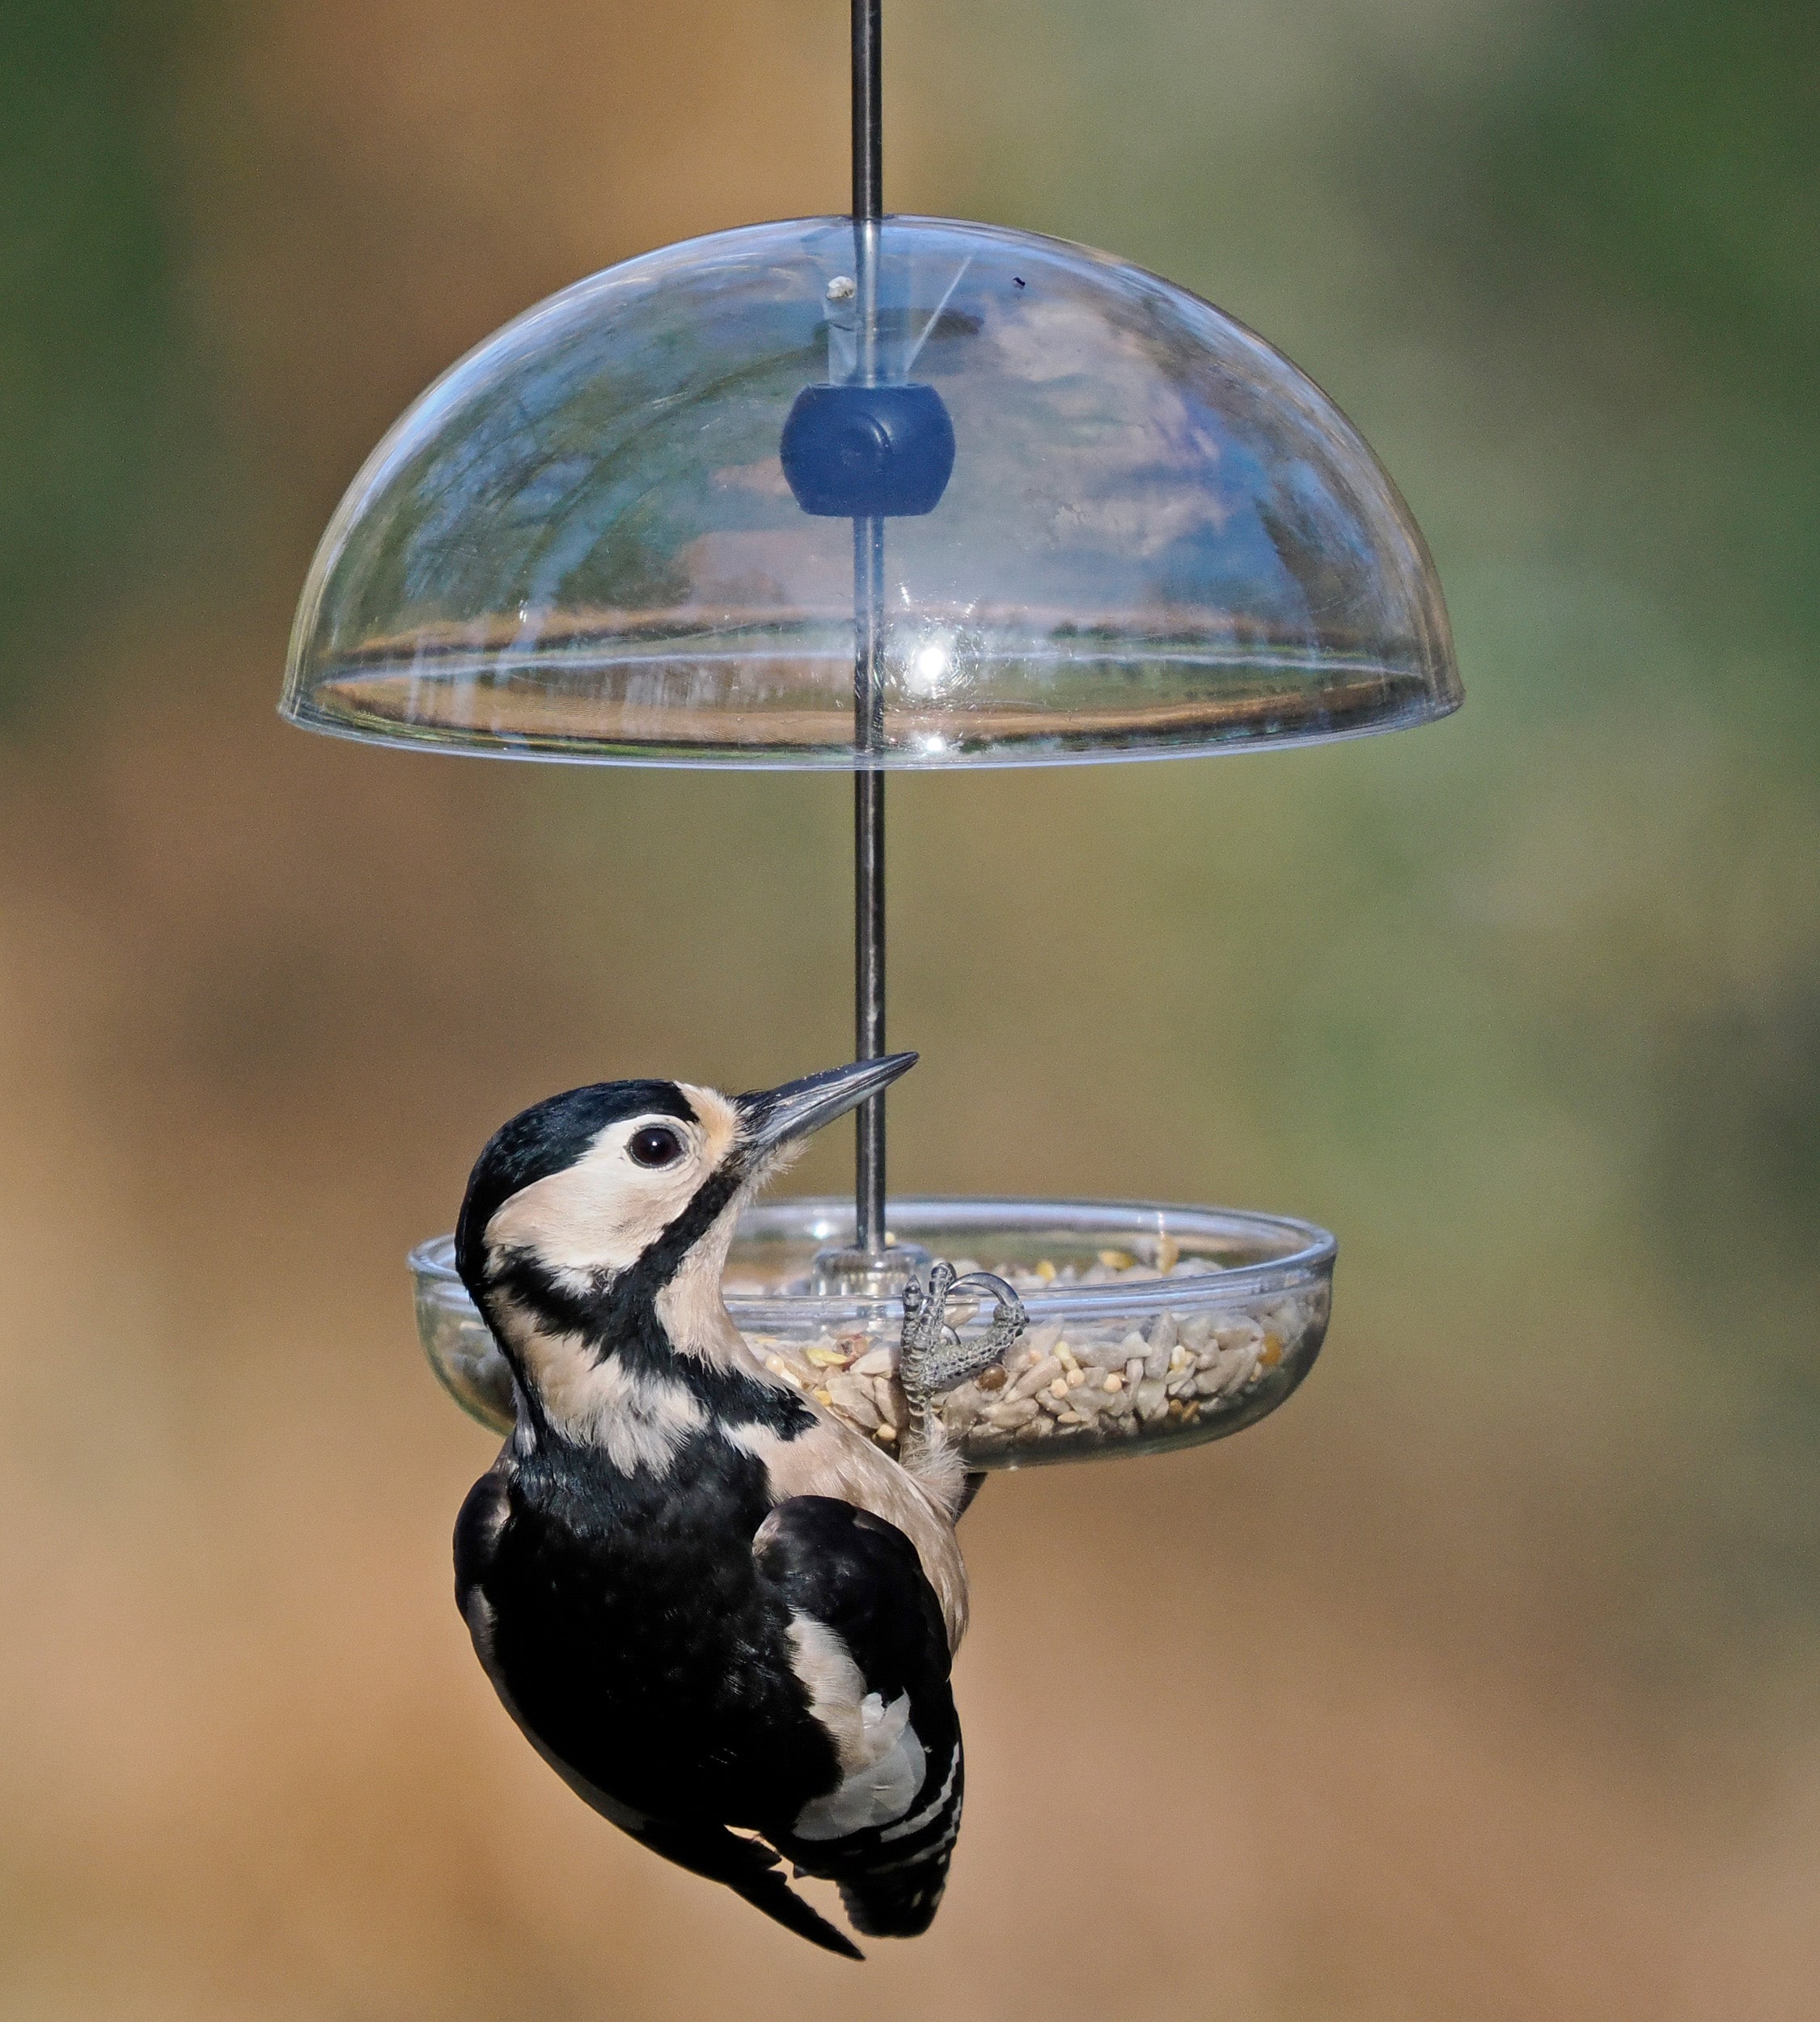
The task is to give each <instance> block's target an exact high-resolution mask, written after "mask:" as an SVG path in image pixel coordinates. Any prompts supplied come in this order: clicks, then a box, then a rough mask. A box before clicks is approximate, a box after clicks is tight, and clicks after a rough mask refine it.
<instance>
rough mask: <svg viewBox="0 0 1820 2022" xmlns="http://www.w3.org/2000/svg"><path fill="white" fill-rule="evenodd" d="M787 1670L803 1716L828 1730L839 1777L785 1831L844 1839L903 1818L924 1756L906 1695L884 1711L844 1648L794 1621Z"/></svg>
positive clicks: (802, 1618) (815, 1625)
mask: <svg viewBox="0 0 1820 2022" xmlns="http://www.w3.org/2000/svg"><path fill="white" fill-rule="evenodd" d="M789 1635H790V1641H791V1642H792V1643H794V1646H795V1655H794V1657H793V1659H792V1660H791V1661H792V1668H793V1669H794V1670H795V1672H796V1674H797V1676H798V1677H799V1678H800V1679H802V1682H803V1684H804V1686H806V1688H807V1690H808V1693H809V1710H810V1711H811V1713H812V1714H813V1715H815V1718H816V1719H817V1720H819V1721H820V1723H821V1724H822V1725H823V1727H824V1728H827V1731H828V1733H829V1735H830V1736H832V1739H833V1741H834V1745H835V1747H836V1750H837V1752H838V1753H839V1756H840V1767H841V1770H842V1771H843V1775H842V1777H841V1780H840V1783H839V1784H838V1785H837V1786H836V1787H835V1788H834V1789H833V1790H832V1791H829V1792H828V1794H827V1796H825V1797H816V1798H811V1800H810V1801H809V1802H808V1803H807V1804H805V1805H804V1806H803V1808H802V1811H801V1812H800V1813H798V1815H797V1820H796V1823H795V1825H794V1826H793V1827H792V1828H791V1830H792V1831H793V1832H794V1834H796V1836H797V1838H798V1839H811V1840H828V1839H844V1838H847V1837H848V1835H849V1834H853V1833H861V1832H866V1831H868V1830H870V1829H872V1828H873V1827H874V1826H878V1825H890V1824H891V1823H892V1821H895V1820H896V1819H899V1818H901V1817H903V1816H904V1813H906V1812H907V1811H908V1810H909V1808H910V1807H911V1805H912V1804H914V1803H915V1802H916V1793H917V1791H920V1790H921V1788H922V1787H923V1776H924V1773H925V1769H926V1767H927V1758H926V1757H925V1754H924V1752H923V1745H922V1743H921V1741H919V1740H918V1739H917V1738H916V1729H915V1728H913V1727H912V1726H911V1724H910V1695H909V1694H908V1692H905V1693H900V1694H899V1696H898V1697H897V1698H895V1699H894V1700H893V1701H892V1702H891V1704H890V1705H889V1706H887V1705H886V1704H885V1703H884V1700H883V1699H882V1698H881V1697H880V1695H879V1694H878V1693H876V1692H868V1691H867V1690H866V1681H865V1679H864V1678H863V1677H861V1675H860V1669H859V1666H858V1665H857V1664H855V1663H854V1662H853V1657H852V1656H851V1655H850V1654H849V1652H848V1649H847V1647H846V1645H845V1644H844V1643H842V1641H841V1640H840V1637H839V1636H837V1635H836V1634H835V1633H834V1631H832V1629H830V1628H829V1627H828V1626H827V1625H826V1624H825V1623H824V1622H817V1621H816V1620H815V1618H813V1617H812V1616H810V1615H804V1614H798V1615H797V1616H794V1618H792V1620H791V1622H790V1626H789Z"/></svg>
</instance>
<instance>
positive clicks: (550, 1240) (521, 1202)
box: [487, 1097, 732, 1288]
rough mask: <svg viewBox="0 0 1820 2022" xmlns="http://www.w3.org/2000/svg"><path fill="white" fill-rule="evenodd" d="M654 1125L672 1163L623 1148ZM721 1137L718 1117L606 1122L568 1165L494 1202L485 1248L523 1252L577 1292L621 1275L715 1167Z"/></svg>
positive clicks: (726, 1128) (728, 1136)
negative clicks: (672, 1147) (670, 1141)
mask: <svg viewBox="0 0 1820 2022" xmlns="http://www.w3.org/2000/svg"><path fill="white" fill-rule="evenodd" d="M715 1099H716V1101H717V1102H722V1098H719V1097H716V1098H715ZM722 1106H723V1107H726V1108H728V1109H729V1110H730V1105H727V1104H726V1103H725V1102H722ZM654 1124H655V1125H658V1126H660V1127H662V1128H664V1129H667V1130H673V1131H675V1133H676V1135H677V1136H679V1138H680V1139H681V1140H683V1156H682V1157H680V1158H679V1159H678V1160H677V1161H675V1164H674V1165H639V1164H638V1163H637V1161H635V1160H634V1159H633V1157H631V1155H630V1153H629V1151H628V1150H627V1147H628V1146H629V1144H630V1143H631V1142H632V1140H633V1138H634V1137H635V1136H637V1134H638V1132H640V1131H641V1130H645V1129H649V1128H650V1127H651V1126H652V1125H654ZM722 1140H724V1142H725V1144H730V1143H731V1142H732V1127H731V1126H730V1124H727V1123H724V1122H723V1121H722V1119H709V1120H708V1121H706V1122H704V1123H684V1122H683V1121H682V1120H681V1119H679V1118H676V1117H673V1116H662V1115H650V1116H634V1117H629V1118H628V1119H625V1121H624V1122H623V1123H610V1124H608V1126H607V1128H606V1129H605V1130H603V1132H601V1133H600V1135H599V1136H598V1137H597V1138H596V1139H595V1141H594V1143H593V1144H591V1145H590V1147H589V1148H588V1149H587V1150H586V1152H584V1153H582V1156H581V1157H579V1158H578V1159H577V1160H576V1161H575V1162H574V1165H569V1166H565V1168H564V1169H563V1170H562V1171H561V1172H560V1173H551V1174H548V1175H547V1177H545V1178H543V1179H538V1180H533V1181H532V1182H531V1184H530V1186H528V1187H520V1188H519V1189H518V1192H517V1193H515V1194H514V1195H513V1196H512V1197H511V1199H510V1200H508V1201H506V1202H505V1203H502V1206H501V1207H500V1208H498V1209H497V1211H496V1212H495V1213H494V1215H493V1219H492V1220H491V1221H489V1223H488V1224H487V1245H488V1247H489V1250H493V1251H495V1252H497V1251H500V1250H523V1251H525V1252H527V1254H529V1255H531V1256H532V1257H535V1258H536V1259H537V1261H538V1262H539V1263H541V1264H542V1265H544V1267H545V1268H546V1269H547V1270H549V1271H554V1272H555V1273H556V1274H557V1276H558V1277H566V1278H568V1279H569V1280H571V1281H572V1282H573V1283H574V1285H575V1286H576V1287H577V1288H585V1287H586V1284H588V1283H589V1282H590V1281H591V1280H593V1279H595V1278H596V1277H598V1276H599V1275H601V1274H602V1273H603V1272H604V1273H606V1274H607V1275H612V1274H614V1273H616V1272H619V1271H625V1270H629V1269H630V1267H632V1266H633V1264H635V1263H637V1261H638V1259H639V1258H640V1257H641V1256H642V1255H643V1254H644V1253H645V1250H648V1249H649V1248H650V1246H651V1245H652V1244H653V1243H654V1242H656V1241H657V1239H658V1237H659V1236H661V1235H662V1233H663V1232H664V1230H665V1229H667V1228H668V1227H669V1226H670V1225H671V1222H673V1221H674V1220H675V1219H676V1217H677V1216H679V1214H681V1213H682V1212H683V1210H684V1208H687V1207H688V1204H689V1203H690V1201H691V1200H692V1199H694V1197H695V1193H696V1188H697V1187H700V1185H701V1183H702V1182H703V1181H704V1180H705V1179H706V1178H708V1176H709V1174H710V1173H712V1172H713V1170H714V1168H715V1166H716V1165H717V1164H718V1163H719V1162H720V1159H721V1157H722Z"/></svg>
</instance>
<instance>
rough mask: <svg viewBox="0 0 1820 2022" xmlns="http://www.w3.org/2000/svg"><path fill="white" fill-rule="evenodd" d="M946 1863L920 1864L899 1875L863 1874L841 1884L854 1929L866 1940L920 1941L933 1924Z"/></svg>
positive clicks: (944, 1876) (940, 1895) (843, 1897)
mask: <svg viewBox="0 0 1820 2022" xmlns="http://www.w3.org/2000/svg"><path fill="white" fill-rule="evenodd" d="M947 1865H948V1863H947V1862H946V1860H943V1861H942V1862H940V1863H936V1862H933V1861H931V1862H928V1863H925V1862H921V1861H919V1862H918V1863H916V1866H915V1867H913V1868H905V1869H904V1871H903V1872H902V1873H901V1874H895V1875H862V1876H859V1877H858V1878H857V1879H856V1880H852V1881H844V1882H842V1883H841V1885H840V1900H841V1902H842V1903H843V1904H844V1906H845V1908H846V1911H847V1914H848V1916H849V1918H852V1920H853V1928H854V1930H856V1931H858V1932H859V1933H860V1935H861V1936H862V1937H866V1938H920V1937H921V1935H923V1933H924V1932H925V1931H927V1930H928V1928H929V1926H930V1925H931V1924H932V1923H934V1921H935V1913H936V1911H937V1910H939V1909H940V1908H941V1906H942V1889H944V1888H945V1887H946V1885H947V1879H948V1877H947Z"/></svg>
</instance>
